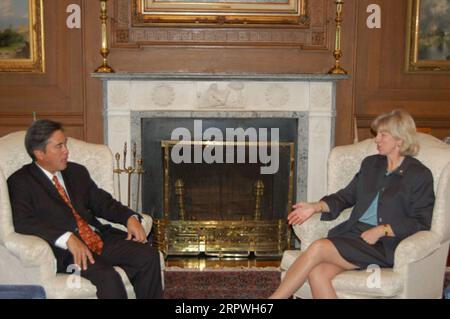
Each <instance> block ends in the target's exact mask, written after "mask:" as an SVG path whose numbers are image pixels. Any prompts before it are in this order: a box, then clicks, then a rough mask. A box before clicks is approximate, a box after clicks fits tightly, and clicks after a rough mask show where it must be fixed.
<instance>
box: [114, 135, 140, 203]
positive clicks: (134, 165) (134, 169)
mask: <svg viewBox="0 0 450 319" xmlns="http://www.w3.org/2000/svg"><path fill="white" fill-rule="evenodd" d="M127 153H128V147H127V143H126V142H125V144H124V148H123V158H122V159H123V164H122V168H121V167H120V159H121V157H120V154H119V153H116V155H115V158H116V168H115V169H114V174H115V175H116V176H117V190H118V194H119V201H120V202H121V201H122V198H121V196H122V195H121V193H122V189H121V185H120V178H121V174H125V175H126V176H127V185H126V187H127V202H126V203H127V206H128V207H130V208H132V207H131V183H132V176H133V175H137V181H136V187H137V191H136V205H135V207H136V208H135V211H136V212H138V211H139V202H140V194H141V184H142V175H143V174H144V173H145V170H144V169H143V166H142V163H143V161H142V158H137V157H136V143H133V145H132V147H131V161H130V165H129V166H128V167H127Z"/></svg>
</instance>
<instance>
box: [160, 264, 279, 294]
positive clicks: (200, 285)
mask: <svg viewBox="0 0 450 319" xmlns="http://www.w3.org/2000/svg"><path fill="white" fill-rule="evenodd" d="M164 276H165V278H164V282H165V290H164V297H165V298H166V299H265V298H267V297H269V296H270V294H271V293H272V292H273V291H275V289H276V288H277V287H278V285H279V284H280V281H281V272H280V269H278V268H274V267H267V268H223V269H203V270H201V271H200V270H192V269H183V268H178V267H169V268H166V270H165V272H164Z"/></svg>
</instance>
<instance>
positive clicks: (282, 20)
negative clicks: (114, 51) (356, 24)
mask: <svg viewBox="0 0 450 319" xmlns="http://www.w3.org/2000/svg"><path fill="white" fill-rule="evenodd" d="M306 2H307V1H306V0H134V10H133V11H134V13H135V25H137V24H141V25H149V24H152V25H155V24H170V23H176V24H186V23H187V24H196V25H205V24H216V25H217V24H219V25H240V26H245V25H258V24H272V25H273V24H282V25H283V24H284V25H295V24H297V25H304V24H305V22H306V21H307V8H306Z"/></svg>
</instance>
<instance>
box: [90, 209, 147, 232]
mask: <svg viewBox="0 0 450 319" xmlns="http://www.w3.org/2000/svg"><path fill="white" fill-rule="evenodd" d="M141 216H142V220H141V225H142V227H143V228H144V231H145V234H146V235H147V236H148V234H150V231H151V230H152V226H153V219H152V218H151V217H150V215H146V214H142V215H141ZM98 220H99V221H100V222H101V223H102V224H110V225H111V226H113V227H114V228H117V229H120V230H122V231H124V232H127V228H126V227H125V226H124V225H122V224H117V223H111V222H109V221H107V220H106V219H103V218H98Z"/></svg>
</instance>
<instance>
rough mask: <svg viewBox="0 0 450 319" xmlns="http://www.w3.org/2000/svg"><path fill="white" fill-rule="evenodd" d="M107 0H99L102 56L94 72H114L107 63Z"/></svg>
mask: <svg viewBox="0 0 450 319" xmlns="http://www.w3.org/2000/svg"><path fill="white" fill-rule="evenodd" d="M107 2H108V0H101V1H100V8H101V11H100V20H101V22H102V47H101V49H100V54H101V55H102V57H103V63H102V65H100V66H99V67H98V68H97V69H96V70H95V73H114V70H113V69H112V68H111V67H110V66H109V65H108V55H109V48H108V13H107Z"/></svg>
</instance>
